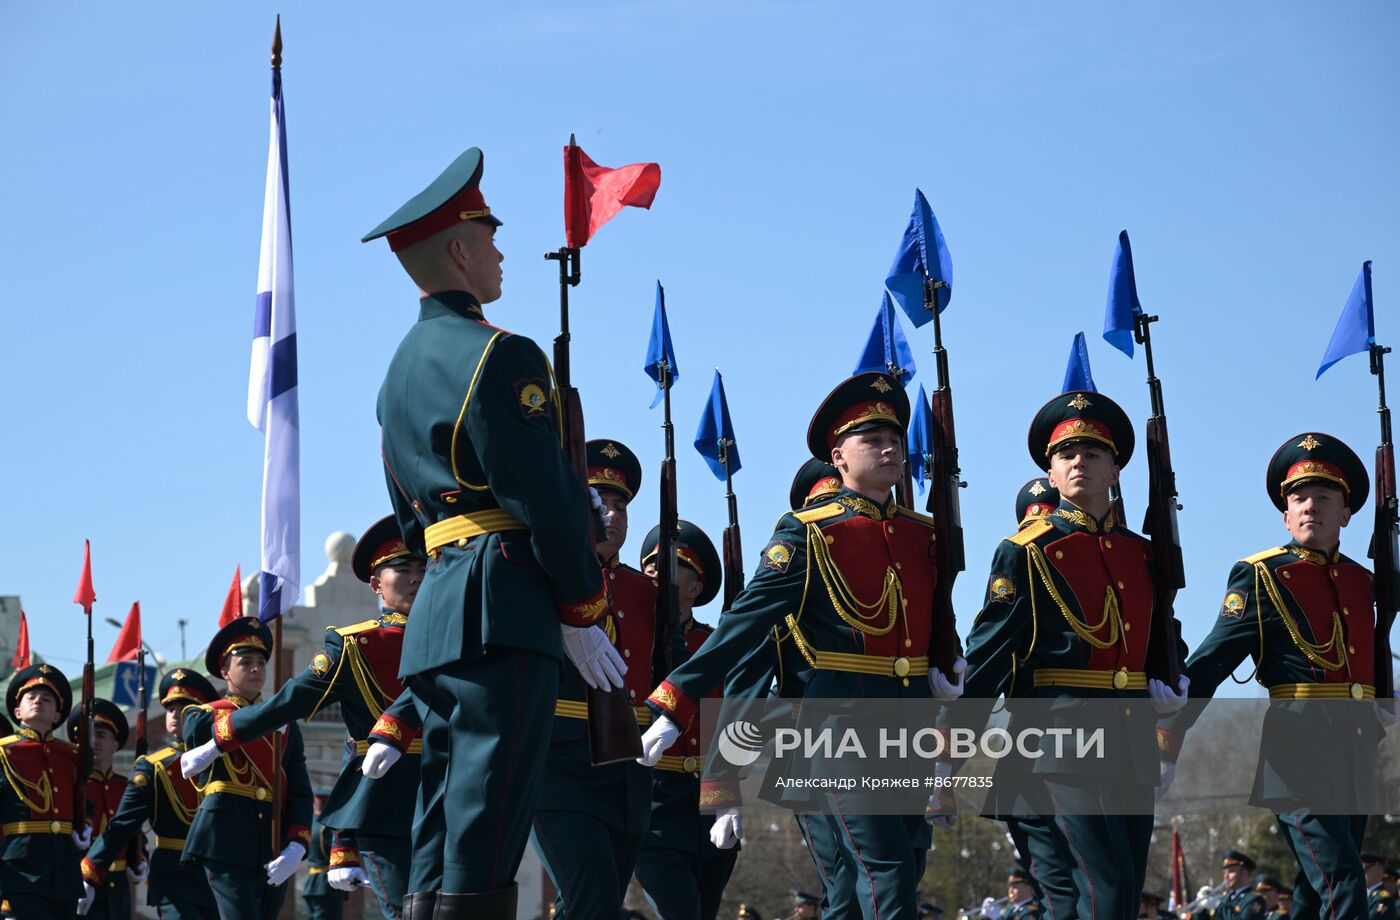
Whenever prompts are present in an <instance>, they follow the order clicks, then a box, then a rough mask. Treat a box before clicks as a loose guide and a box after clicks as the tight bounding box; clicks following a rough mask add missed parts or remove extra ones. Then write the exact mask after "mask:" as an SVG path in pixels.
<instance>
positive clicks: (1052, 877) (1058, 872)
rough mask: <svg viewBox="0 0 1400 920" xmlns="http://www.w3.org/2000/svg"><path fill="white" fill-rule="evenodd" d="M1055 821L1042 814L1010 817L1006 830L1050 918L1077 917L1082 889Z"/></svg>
mask: <svg viewBox="0 0 1400 920" xmlns="http://www.w3.org/2000/svg"><path fill="white" fill-rule="evenodd" d="M1051 822H1052V819H1050V818H1044V817H1038V816H1037V817H1026V818H1009V819H1007V822H1006V829H1007V832H1008V833H1010V834H1011V839H1012V841H1013V842H1014V843H1015V844H1016V850H1017V852H1019V853H1020V854H1021V868H1023V869H1025V870H1026V871H1027V872H1029V873H1030V874H1031V878H1032V879H1033V880H1034V881H1035V884H1036V887H1037V888H1038V889H1039V891H1037V892H1036V897H1037V898H1039V899H1040V901H1041V903H1043V904H1044V905H1045V917H1046V920H1076V916H1077V914H1076V911H1077V909H1078V901H1079V891H1078V890H1077V889H1076V888H1075V887H1074V874H1073V873H1072V872H1071V871H1070V865H1071V864H1072V862H1073V857H1072V856H1071V855H1070V853H1069V852H1068V851H1067V850H1066V849H1065V847H1064V843H1065V838H1064V837H1063V836H1062V835H1061V834H1059V833H1058V832H1057V831H1056V830H1055V828H1054V826H1053V825H1052V823H1051Z"/></svg>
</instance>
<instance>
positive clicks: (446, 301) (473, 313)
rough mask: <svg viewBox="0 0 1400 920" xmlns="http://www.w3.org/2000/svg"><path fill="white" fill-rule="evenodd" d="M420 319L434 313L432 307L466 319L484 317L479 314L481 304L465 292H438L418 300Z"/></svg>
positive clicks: (482, 314) (484, 316)
mask: <svg viewBox="0 0 1400 920" xmlns="http://www.w3.org/2000/svg"><path fill="white" fill-rule="evenodd" d="M418 303H419V305H420V317H423V318H426V317H427V316H428V315H430V313H431V312H435V310H434V307H440V308H442V309H444V310H447V311H448V312H450V313H456V314H457V315H458V316H465V317H466V318H467V319H485V318H486V315H485V314H484V313H482V312H481V303H480V302H479V301H477V299H476V297H474V296H473V295H471V294H468V293H467V292H466V291H438V292H437V293H436V294H429V295H428V296H426V297H422V298H419V301H418Z"/></svg>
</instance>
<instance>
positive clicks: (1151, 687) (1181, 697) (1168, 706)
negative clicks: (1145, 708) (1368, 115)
mask: <svg viewBox="0 0 1400 920" xmlns="http://www.w3.org/2000/svg"><path fill="white" fill-rule="evenodd" d="M1176 686H1177V688H1178V689H1179V690H1180V691H1181V692H1180V693H1173V692H1172V689H1171V688H1170V687H1168V686H1167V685H1166V684H1165V683H1163V682H1162V681H1160V680H1156V679H1155V678H1154V679H1153V680H1149V681H1148V682H1147V695H1148V696H1150V697H1152V708H1153V709H1155V710H1157V715H1159V716H1169V715H1171V714H1172V713H1174V712H1176V711H1178V710H1180V709H1181V708H1182V707H1184V706H1185V705H1186V697H1187V692H1186V691H1187V690H1189V689H1190V688H1191V678H1189V677H1187V676H1186V675H1185V674H1182V675H1181V676H1179V677H1178V678H1177V679H1176Z"/></svg>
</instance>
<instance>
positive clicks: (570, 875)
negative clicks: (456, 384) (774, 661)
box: [531, 440, 670, 920]
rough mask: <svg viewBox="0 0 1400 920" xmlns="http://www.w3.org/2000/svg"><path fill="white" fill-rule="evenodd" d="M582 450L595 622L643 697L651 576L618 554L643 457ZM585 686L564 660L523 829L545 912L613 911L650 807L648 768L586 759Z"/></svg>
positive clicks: (604, 443) (652, 607)
mask: <svg viewBox="0 0 1400 920" xmlns="http://www.w3.org/2000/svg"><path fill="white" fill-rule="evenodd" d="M587 454H588V484H589V486H591V487H593V488H595V489H597V491H598V494H599V496H600V498H601V500H602V502H603V506H604V508H606V509H607V511H606V514H605V517H606V520H607V525H606V530H607V539H605V540H603V541H602V542H600V543H599V544H598V561H599V563H600V564H601V565H602V570H603V584H604V587H605V588H606V590H607V604H608V608H609V612H608V613H607V614H606V616H605V617H604V619H603V620H602V621H601V623H602V628H603V630H604V631H605V632H606V633H607V635H608V637H609V639H610V640H611V641H612V644H613V646H614V647H615V648H616V649H617V650H618V652H619V653H620V654H621V656H622V658H623V660H624V661H626V662H627V664H628V671H627V675H626V686H627V689H628V691H629V693H630V694H631V696H632V699H633V700H634V701H635V700H644V699H646V694H647V692H648V691H650V689H651V667H650V661H651V653H652V649H653V647H654V645H655V643H656V583H655V582H654V581H652V580H651V578H649V577H648V576H646V575H643V574H642V573H641V572H639V571H637V570H636V569H634V568H632V567H631V566H628V565H624V564H623V563H622V561H621V559H620V557H619V555H618V554H619V553H620V552H621V550H622V545H623V543H624V542H625V541H626V540H627V506H628V504H629V503H630V502H631V501H632V498H633V497H634V496H635V495H636V494H637V491H638V490H639V489H640V488H641V483H642V465H641V463H639V462H638V461H637V457H636V455H635V454H633V453H632V451H631V450H629V449H628V447H627V446H626V445H625V444H623V443H621V442H620V441H608V440H593V441H589V442H588V445H587ZM586 690H587V688H586V685H585V683H584V680H583V678H582V677H580V676H579V673H578V669H577V668H575V667H574V666H573V665H572V664H565V665H564V668H563V672H562V673H561V674H560V677H559V699H558V702H556V703H555V704H554V729H553V736H552V737H551V739H550V743H549V760H548V763H547V764H546V766H545V773H544V782H543V785H542V786H541V789H540V796H539V799H538V801H537V802H536V806H535V808H536V810H535V819H534V829H533V831H532V832H531V840H532V842H533V844H534V847H535V850H536V852H538V853H539V856H540V861H541V862H542V863H543V864H544V867H545V870H546V871H547V872H548V873H549V877H550V879H551V880H553V882H554V887H555V890H556V891H557V892H558V895H557V899H556V902H555V907H556V909H555V913H554V915H555V916H556V917H558V918H561V920H562V918H566V917H567V918H570V920H576V918H577V920H586V918H592V917H615V916H617V914H618V912H619V911H620V910H621V909H622V902H623V899H624V898H626V896H627V885H628V882H629V881H630V879H631V878H632V870H633V868H634V867H635V866H636V863H637V851H638V849H639V848H640V847H641V842H642V835H643V834H644V833H645V832H646V829H647V816H648V813H649V811H650V800H651V772H652V771H651V770H649V769H647V768H646V767H643V766H641V765H639V764H636V763H633V762H630V761H629V762H626V763H614V764H607V765H604V766H593V764H592V762H591V758H590V754H589V742H588V722H587V720H588V704H587V701H586ZM634 705H636V710H637V712H636V715H637V718H638V720H646V721H650V717H651V711H650V710H648V709H647V708H646V707H644V706H641V705H640V704H634ZM667 920H670V918H669V915H668V917H667Z"/></svg>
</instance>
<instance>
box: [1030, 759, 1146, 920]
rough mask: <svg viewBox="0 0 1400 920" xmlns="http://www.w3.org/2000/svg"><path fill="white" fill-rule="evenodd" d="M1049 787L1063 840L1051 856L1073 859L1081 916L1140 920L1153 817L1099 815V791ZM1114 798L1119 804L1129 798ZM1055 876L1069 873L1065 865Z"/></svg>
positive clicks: (1084, 919) (1088, 919)
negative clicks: (1139, 913)
mask: <svg viewBox="0 0 1400 920" xmlns="http://www.w3.org/2000/svg"><path fill="white" fill-rule="evenodd" d="M1045 785H1046V788H1047V789H1048V790H1049V793H1050V796H1051V801H1052V802H1053V803H1054V805H1055V809H1056V812H1057V813H1056V814H1055V815H1054V816H1052V817H1051V820H1052V821H1053V824H1052V825H1051V826H1052V828H1053V829H1054V830H1055V832H1056V836H1057V837H1058V838H1059V839H1058V840H1057V841H1056V843H1055V845H1054V847H1053V848H1051V849H1050V851H1049V852H1050V854H1051V855H1052V856H1053V854H1054V853H1061V854H1063V853H1068V854H1069V858H1070V864H1069V870H1070V873H1071V876H1072V878H1073V879H1074V886H1075V888H1076V889H1077V890H1078V902H1077V907H1076V910H1075V916H1077V917H1079V918H1080V920H1135V918H1136V917H1137V915H1138V901H1139V898H1140V897H1141V896H1142V886H1143V884H1144V883H1145V882H1146V881H1147V850H1148V847H1149V846H1150V845H1151V842H1152V815H1151V814H1150V813H1149V814H1131V815H1112V814H1102V813H1094V812H1093V808H1094V802H1095V801H1096V800H1100V801H1101V800H1102V796H1100V794H1099V793H1098V792H1096V791H1095V790H1094V789H1093V788H1091V787H1085V786H1069V785H1065V784H1062V783H1053V782H1047V783H1046V784H1045ZM1109 798H1110V800H1114V801H1118V800H1122V799H1123V798H1124V796H1122V795H1117V794H1114V795H1111V796H1109ZM1147 801H1149V802H1150V801H1151V799H1150V798H1148V800H1147ZM1055 871H1063V865H1062V864H1061V866H1058V867H1056V870H1055Z"/></svg>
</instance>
